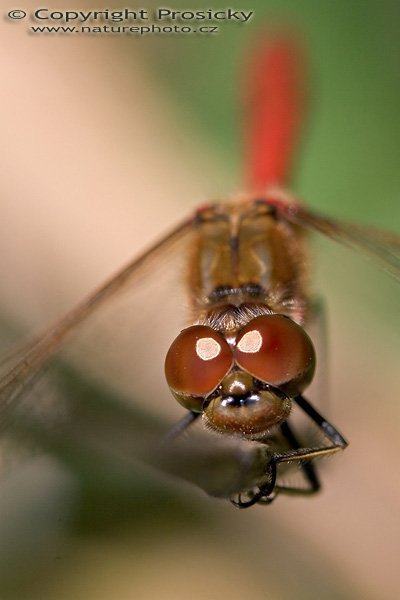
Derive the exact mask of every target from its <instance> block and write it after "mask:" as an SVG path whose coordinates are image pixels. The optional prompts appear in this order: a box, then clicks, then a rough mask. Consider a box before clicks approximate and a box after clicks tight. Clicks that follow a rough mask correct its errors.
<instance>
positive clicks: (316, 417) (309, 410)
mask: <svg viewBox="0 0 400 600" xmlns="http://www.w3.org/2000/svg"><path fill="white" fill-rule="evenodd" d="M294 401H295V402H296V404H297V405H298V406H299V407H300V408H301V409H302V410H304V412H305V413H306V414H307V415H308V416H309V417H310V418H311V419H312V420H313V421H314V423H315V424H316V425H318V427H319V428H320V429H321V430H322V431H323V433H324V434H325V435H326V437H327V438H328V439H329V440H330V441H331V442H332V444H333V446H332V447H331V448H332V451H335V450H334V449H335V448H336V449H337V450H344V449H345V448H346V446H348V442H347V441H346V440H345V439H344V437H343V436H342V435H341V434H340V433H339V431H338V430H337V429H336V427H334V426H333V425H332V424H331V423H329V421H327V420H326V419H325V418H324V417H323V416H322V415H320V414H319V412H318V411H316V410H315V408H314V407H313V406H311V404H310V403H309V402H308V400H306V399H305V398H304V397H303V396H302V395H301V394H299V395H298V396H296V397H295V398H294Z"/></svg>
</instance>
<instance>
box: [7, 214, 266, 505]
mask: <svg viewBox="0 0 400 600" xmlns="http://www.w3.org/2000/svg"><path fill="white" fill-rule="evenodd" d="M193 225H194V219H193V218H192V217H191V218H189V219H186V220H185V221H183V222H182V223H181V224H180V225H179V226H178V227H177V228H176V229H175V230H174V231H173V232H172V233H170V234H169V235H167V236H166V237H165V238H164V239H162V240H161V241H160V242H159V243H157V244H156V245H154V246H153V247H152V248H151V249H150V250H148V251H147V252H145V253H144V254H142V255H141V256H140V257H138V258H137V259H136V260H134V261H133V262H131V263H130V264H128V265H127V266H126V267H125V268H124V269H122V270H121V271H120V272H119V273H117V275H115V276H114V277H113V278H112V279H110V280H109V281H108V282H106V283H105V284H104V285H103V286H102V287H101V288H99V289H98V290H97V291H96V292H95V293H94V294H93V295H91V296H90V297H89V298H87V299H86V300H85V301H84V302H82V303H81V304H80V305H79V306H78V307H77V308H75V309H74V310H72V311H71V312H70V313H69V314H67V315H66V316H65V317H64V318H63V319H62V320H60V321H59V322H58V323H57V324H56V325H54V326H53V327H52V328H50V329H49V330H48V331H47V332H46V333H45V334H44V335H43V336H41V337H39V338H37V339H35V340H33V341H32V342H31V343H30V344H28V346H26V348H25V349H23V350H22V351H19V352H16V353H14V354H13V355H12V356H10V357H9V358H8V359H6V360H5V361H3V363H2V364H1V365H0V369H1V370H2V371H3V373H4V374H3V376H2V378H1V385H0V461H1V463H2V464H1V467H3V470H4V468H5V469H7V468H10V467H12V466H13V465H14V463H15V462H18V461H20V459H21V458H25V456H27V455H28V456H30V455H31V454H32V452H36V451H39V452H40V451H43V450H45V451H46V452H49V453H50V454H51V455H52V456H54V457H56V458H58V459H60V460H61V461H63V462H64V463H65V462H66V463H67V464H69V465H70V466H72V468H73V470H74V472H77V473H78V474H79V473H80V474H82V472H83V474H84V475H85V476H87V473H88V472H93V473H97V474H98V476H99V478H100V479H101V475H99V470H101V468H102V467H103V466H104V467H106V466H108V468H109V466H110V465H113V467H112V470H113V471H114V470H115V471H117V470H118V469H120V468H121V465H122V466H124V467H128V470H129V472H130V473H132V472H135V470H137V469H138V468H139V473H140V472H141V470H140V465H143V463H144V464H146V465H150V466H152V467H154V466H155V467H157V468H159V469H161V470H162V471H164V472H166V473H170V474H172V475H174V476H178V477H180V478H182V479H186V480H189V481H192V482H193V483H196V484H197V485H199V486H200V487H201V488H203V489H205V490H206V491H207V492H208V493H210V494H213V495H217V496H224V497H228V496H230V495H231V494H232V493H234V492H236V491H238V489H242V488H246V487H247V488H248V487H251V486H252V485H253V484H254V482H255V481H258V480H260V478H261V479H262V477H263V476H264V475H265V474H264V471H265V464H266V462H267V458H268V457H267V456H266V455H265V453H266V452H267V451H266V450H263V449H260V448H259V447H254V446H252V445H249V444H238V443H237V442H236V441H235V442H231V441H229V440H224V441H223V443H222V442H221V440H220V439H219V436H217V435H216V434H211V433H208V432H205V431H201V429H202V428H201V427H199V428H195V429H199V431H197V432H196V431H193V432H191V433H190V435H188V436H183V439H182V440H179V441H177V442H176V443H171V444H168V445H167V444H163V443H162V437H163V435H165V433H166V431H167V430H168V428H169V427H170V425H171V424H172V423H173V422H175V421H176V420H177V419H179V418H180V417H182V415H183V411H182V409H181V408H180V407H179V406H178V405H177V403H176V402H175V401H174V399H173V397H172V396H171V394H170V392H169V390H168V388H167V385H166V383H165V377H164V359H165V355H166V352H167V349H168V347H169V344H170V343H171V341H172V340H173V339H174V337H175V336H176V335H177V332H179V331H180V329H182V328H183V327H184V326H186V324H187V323H186V321H185V315H187V314H188V311H187V310H185V308H186V307H185V304H187V303H188V298H186V295H185V286H184V279H185V277H184V264H185V259H186V256H187V247H188V245H189V244H190V242H191V237H192V233H193V231H194V227H193ZM217 448H218V451H217ZM211 456H214V458H215V460H211ZM216 457H217V458H216ZM138 465H139V466H138Z"/></svg>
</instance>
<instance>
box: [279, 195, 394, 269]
mask: <svg viewBox="0 0 400 600" xmlns="http://www.w3.org/2000/svg"><path fill="white" fill-rule="evenodd" d="M282 211H283V212H284V216H285V217H286V218H287V219H288V220H289V221H291V222H292V223H296V224H298V225H301V226H302V227H305V228H307V229H310V230H312V231H317V232H318V233H321V234H323V235H325V236H327V237H329V238H331V239H332V240H334V241H336V242H339V243H341V244H344V245H345V246H348V247H349V248H352V249H354V250H357V251H359V252H362V253H363V254H365V255H367V256H369V257H370V258H371V259H372V260H373V261H374V262H376V263H377V264H378V265H379V266H380V267H381V268H382V269H383V270H384V271H386V272H387V273H388V274H390V275H391V276H392V277H394V278H395V279H397V280H400V235H397V234H395V233H391V232H388V231H383V230H380V229H377V228H374V227H369V226H363V225H356V224H353V223H347V222H345V221H339V220H336V219H331V218H327V217H324V216H322V215H319V214H318V213H316V212H314V211H311V210H309V209H307V208H305V207H303V206H301V205H297V204H290V205H288V206H285V207H283V208H282Z"/></svg>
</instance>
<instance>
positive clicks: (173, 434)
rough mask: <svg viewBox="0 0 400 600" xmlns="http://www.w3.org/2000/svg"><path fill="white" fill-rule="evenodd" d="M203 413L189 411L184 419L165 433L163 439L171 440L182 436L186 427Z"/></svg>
mask: <svg viewBox="0 0 400 600" xmlns="http://www.w3.org/2000/svg"><path fill="white" fill-rule="evenodd" d="M200 415H201V413H198V412H193V411H191V410H190V411H188V412H187V413H186V415H185V416H184V417H182V419H180V420H179V421H178V422H177V423H175V425H173V426H172V427H171V429H170V430H169V431H167V433H166V434H165V436H164V438H163V441H164V442H170V441H172V440H174V439H175V438H177V437H178V436H180V435H181V434H182V433H183V432H184V431H185V429H187V428H188V427H189V426H190V425H191V424H192V423H193V422H194V421H195V420H196V419H197V418H198V417H199V416H200Z"/></svg>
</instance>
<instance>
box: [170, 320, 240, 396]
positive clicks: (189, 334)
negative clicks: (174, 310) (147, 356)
mask: <svg viewBox="0 0 400 600" xmlns="http://www.w3.org/2000/svg"><path fill="white" fill-rule="evenodd" d="M232 363H233V356H232V351H231V349H230V347H229V344H228V342H227V341H226V340H225V338H224V337H223V336H222V335H221V334H220V333H218V332H217V331H214V329H211V327H206V326H205V325H194V326H193V327H189V328H188V329H184V330H183V331H181V333H180V334H179V335H178V337H177V338H176V339H175V340H174V342H172V345H171V347H170V349H169V350H168V353H167V358H166V359H165V376H166V378H167V382H168V385H169V387H170V388H171V389H172V390H173V391H174V392H178V393H182V394H189V395H192V396H206V395H207V394H210V393H211V392H212V391H213V390H214V389H215V388H216V387H217V385H218V384H219V383H220V382H221V380H222V379H223V378H224V376H225V375H226V374H227V373H228V371H229V370H230V368H231V367H232Z"/></svg>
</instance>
